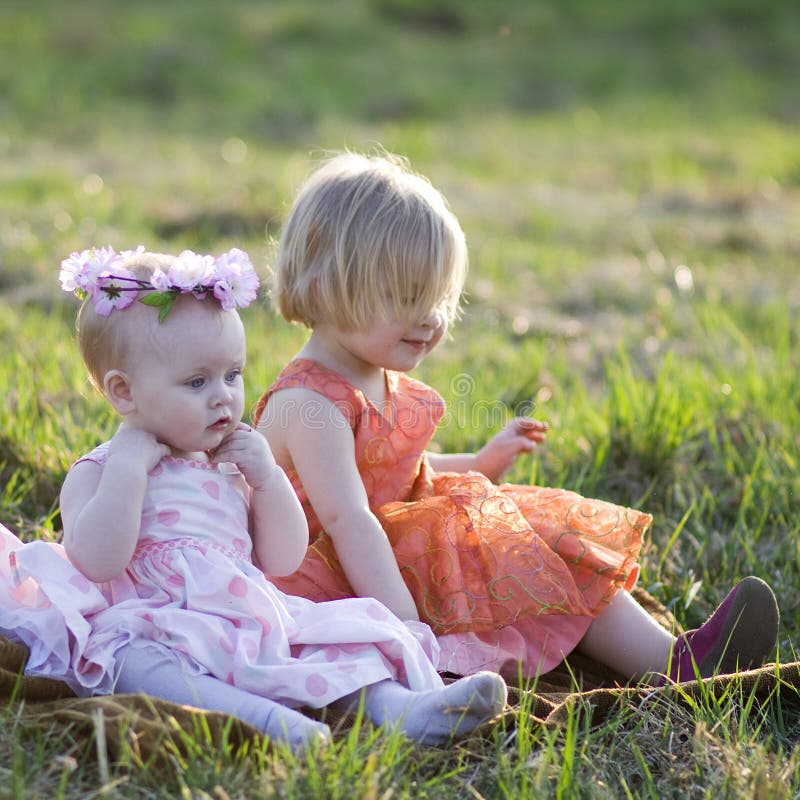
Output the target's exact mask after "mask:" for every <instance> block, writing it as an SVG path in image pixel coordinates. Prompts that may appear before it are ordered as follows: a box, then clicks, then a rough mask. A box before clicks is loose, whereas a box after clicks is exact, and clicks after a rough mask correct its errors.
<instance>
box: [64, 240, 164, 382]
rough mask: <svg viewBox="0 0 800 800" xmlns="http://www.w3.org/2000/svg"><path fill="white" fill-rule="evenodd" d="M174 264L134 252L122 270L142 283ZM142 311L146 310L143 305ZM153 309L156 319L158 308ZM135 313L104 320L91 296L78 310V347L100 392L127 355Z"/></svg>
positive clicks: (159, 254) (122, 314) (128, 312)
mask: <svg viewBox="0 0 800 800" xmlns="http://www.w3.org/2000/svg"><path fill="white" fill-rule="evenodd" d="M174 261H175V257H174V256H169V255H165V254H163V253H147V252H145V253H137V254H136V255H134V256H132V257H131V258H130V259H129V260H128V261H126V262H125V264H124V267H125V268H126V269H129V270H130V271H131V272H133V274H134V275H135V276H136V277H137V278H140V279H142V280H149V279H150V277H151V276H152V275H153V272H154V271H155V270H156V268H158V267H160V268H161V269H163V270H167V269H168V268H169V266H170V264H172V263H173V262H174ZM142 308H146V307H145V306H142ZM150 310H152V313H153V315H154V317H157V315H158V310H157V309H148V311H150ZM133 316H134V314H132V313H131V311H129V310H127V309H126V310H125V311H120V312H114V313H112V314H109V315H108V316H107V317H104V316H102V315H100V314H98V313H97V312H96V311H95V309H94V304H93V302H92V299H91V297H88V296H87V297H86V298H85V299H84V300H83V303H82V304H81V307H80V310H79V311H78V319H77V322H76V335H77V339H78V346H79V347H80V350H81V355H82V356H83V361H84V363H85V364H86V368H87V369H88V370H89V380H90V381H91V383H92V385H93V386H94V387H95V388H96V389H97V390H98V391H100V392H101V393H104V390H103V379H104V377H105V375H106V373H107V372H108V371H109V370H111V369H117V368H119V367H120V366H121V365H122V364H123V363H124V361H125V358H126V357H127V355H128V349H129V346H130V342H131V336H132V334H133V330H132V328H131V327H130V325H131V320H132V317H133Z"/></svg>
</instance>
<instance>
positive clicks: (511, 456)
mask: <svg viewBox="0 0 800 800" xmlns="http://www.w3.org/2000/svg"><path fill="white" fill-rule="evenodd" d="M547 428H548V425H547V423H546V422H540V421H539V420H536V419H531V418H530V417H515V418H514V419H512V420H511V422H509V423H508V424H507V425H506V426H505V427H504V428H503V430H501V431H500V432H499V433H497V434H496V435H495V436H493V437H492V438H491V439H490V440H489V441H488V442H487V443H486V444H485V445H484V446H483V447H482V448H481V449H480V450H479V451H478V452H477V453H476V454H475V466H474V469H476V470H478V472H482V473H483V474H484V475H485V476H486V477H487V478H489V480H492V481H498V480H499V479H500V478H501V477H502V476H503V474H504V473H506V472H507V471H508V470H509V469H510V468H511V467H512V466H513V465H514V462H515V461H516V460H517V458H518V457H519V456H520V455H521V454H522V453H530V452H531V451H532V450H534V449H535V448H536V446H537V445H538V444H541V443H542V442H543V441H544V440H545V438H546V437H547Z"/></svg>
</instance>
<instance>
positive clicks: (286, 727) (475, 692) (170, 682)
mask: <svg viewBox="0 0 800 800" xmlns="http://www.w3.org/2000/svg"><path fill="white" fill-rule="evenodd" d="M117 657H118V659H119V662H120V669H119V674H118V679H117V685H116V691H117V692H120V693H131V694H135V693H144V694H148V695H151V696H152V697H158V698H161V699H162V700H169V701H171V702H173V703H181V704H183V705H193V706H196V707H198V708H204V709H207V710H209V711H221V712H223V713H225V714H230V715H233V716H236V717H238V718H239V719H241V720H244V721H245V722H249V723H250V724H251V725H253V727H255V728H256V729H257V730H259V731H261V732H262V733H265V734H267V735H268V736H269V737H270V738H271V739H276V740H278V741H281V742H284V743H285V744H287V745H288V746H289V747H290V748H291V749H292V750H295V751H299V750H302V749H303V748H304V747H306V746H307V745H309V744H311V743H312V742H314V741H327V740H329V739H330V737H331V732H330V728H328V726H327V725H325V724H323V723H321V722H317V721H315V720H312V719H309V718H308V717H306V716H304V715H303V714H301V713H300V712H299V711H294V710H293V709H291V708H287V707H286V706H283V705H281V704H280V703H276V702H275V701H274V700H270V699H269V698H266V697H261V696H260V695H256V694H252V693H251V692H246V691H244V690H243V689H238V688H237V687H235V686H231V685H230V684H228V683H225V682H224V681H221V680H219V679H218V678H214V677H212V676H211V675H188V674H186V672H184V670H182V669H181V667H180V665H179V664H178V663H177V662H176V661H175V660H174V659H172V658H170V656H169V654H167V653H163V652H160V651H159V650H158V649H157V648H155V647H133V646H130V645H128V646H126V647H123V648H121V649H120V650H119V651H118V652H117ZM362 693H363V694H362ZM506 694H507V690H506V685H505V683H504V682H503V679H502V678H501V677H500V676H499V675H496V674H495V673H493V672H479V673H477V674H475V675H470V676H468V677H466V678H461V679H460V680H458V681H456V682H455V683H451V684H450V685H449V686H444V687H442V688H441V689H431V690H430V691H427V692H413V691H411V690H410V689H408V688H406V687H405V686H403V685H402V684H400V683H397V682H396V681H390V680H385V681H381V682H379V683H375V684H372V685H371V686H367V687H365V688H364V689H363V690H359V691H358V692H354V693H353V694H351V695H348V696H347V697H345V698H342V699H341V700H339V701H337V703H336V705H337V706H338V707H343V708H346V709H349V710H352V709H354V708H357V707H358V704H359V702H360V700H361V697H362V696H363V699H364V713H365V715H366V717H367V719H369V720H370V722H372V723H373V724H374V725H396V726H397V727H398V728H399V729H400V730H401V731H402V732H403V733H405V734H406V736H408V737H409V738H410V739H414V740H416V741H418V742H421V743H422V744H426V745H435V744H441V743H443V742H445V741H447V740H448V739H450V738H451V737H453V736H460V735H464V734H466V733H469V732H470V731H472V730H473V729H474V728H476V727H477V726H478V725H481V724H482V723H484V722H486V721H487V720H489V719H491V718H492V717H494V716H496V715H497V714H499V713H500V712H501V711H502V710H503V707H504V706H505V703H506Z"/></svg>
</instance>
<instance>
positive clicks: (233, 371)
mask: <svg viewBox="0 0 800 800" xmlns="http://www.w3.org/2000/svg"><path fill="white" fill-rule="evenodd" d="M140 311H145V312H149V313H150V316H151V317H152V319H151V320H149V321H150V322H152V324H149V325H148V326H147V330H146V332H145V334H144V335H143V336H141V338H139V339H138V340H137V342H136V344H135V346H134V347H133V348H132V352H130V354H129V356H130V357H129V359H128V361H129V363H128V365H127V367H126V373H127V375H128V378H129V381H130V388H131V397H132V399H133V402H134V406H135V409H134V411H133V412H132V413H131V414H129V415H127V416H126V422H128V423H129V424H131V425H135V426H136V427H139V428H142V429H144V430H147V431H149V432H150V433H152V434H153V435H154V436H155V437H156V438H157V439H158V440H159V441H160V442H163V443H164V444H166V445H168V446H169V447H170V448H172V451H173V455H176V456H181V457H197V456H198V455H199V454H201V453H204V452H208V451H212V450H214V449H215V448H217V447H218V446H219V445H220V443H221V442H222V441H223V439H225V437H226V436H228V435H229V434H230V433H231V432H232V431H233V430H234V429H235V428H236V425H237V423H238V422H239V421H240V420H241V418H242V413H243V411H244V381H243V378H242V371H243V369H244V362H245V334H244V327H243V326H242V322H241V320H240V319H239V315H238V314H237V313H236V312H235V311H222V310H221V309H220V307H219V305H218V304H217V303H216V302H215V301H213V300H210V299H205V300H196V299H195V298H194V297H191V296H188V295H187V296H184V297H180V298H178V301H177V302H176V303H175V305H174V307H173V308H172V310H171V311H170V312H169V314H168V315H167V317H166V318H165V320H164V322H163V323H159V322H158V321H157V312H155V311H154V310H152V309H146V308H142V309H137V310H136V312H135V313H139V312H140ZM119 313H122V314H126V313H129V312H128V311H127V310H126V311H122V312H119Z"/></svg>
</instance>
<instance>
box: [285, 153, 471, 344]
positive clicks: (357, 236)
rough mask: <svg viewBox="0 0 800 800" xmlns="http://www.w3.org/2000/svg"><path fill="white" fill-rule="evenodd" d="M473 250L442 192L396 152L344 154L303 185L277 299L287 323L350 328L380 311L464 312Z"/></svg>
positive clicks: (406, 314) (289, 227) (288, 226)
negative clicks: (469, 252)
mask: <svg viewBox="0 0 800 800" xmlns="http://www.w3.org/2000/svg"><path fill="white" fill-rule="evenodd" d="M466 271H467V248H466V243H465V241H464V233H463V231H462V230H461V226H460V225H459V224H458V220H457V219H456V217H455V216H454V215H453V213H452V212H451V211H450V210H449V209H448V207H447V203H446V201H445V199H444V198H443V197H442V195H441V194H440V193H439V192H438V191H437V190H436V189H434V188H433V186H431V184H430V183H429V182H428V181H427V179H425V178H424V177H422V176H421V175H417V174H415V173H413V172H412V171H411V170H410V169H409V166H408V164H407V162H406V161H405V160H404V159H402V158H400V157H398V156H392V155H388V154H386V155H377V156H366V155H359V154H355V153H343V154H340V155H338V156H335V157H333V158H331V159H330V160H328V161H327V162H325V163H324V164H323V165H322V166H321V167H320V168H319V169H318V170H316V172H314V173H312V175H311V176H310V177H309V178H308V180H307V181H306V182H305V184H304V185H303V186H302V187H301V188H300V191H299V193H298V195H297V197H296V198H295V200H294V203H293V204H292V207H291V209H290V211H289V215H288V217H287V219H286V223H285V225H284V227H283V231H282V233H281V236H280V240H279V242H278V248H277V254H276V259H275V267H274V280H273V302H274V303H275V305H276V306H277V308H278V311H279V312H280V313H281V315H282V316H283V317H284V318H285V319H286V320H288V321H290V322H300V323H302V324H304V325H306V326H307V327H309V328H313V327H314V324H315V323H317V322H321V321H326V322H331V323H333V324H335V325H337V326H339V327H341V328H344V329H348V330H353V329H359V328H364V327H365V326H367V325H369V323H370V321H371V320H372V318H373V316H374V315H375V314H376V313H378V314H381V315H383V316H384V317H388V316H389V315H391V314H394V315H397V316H398V317H399V318H402V319H409V318H411V317H412V316H413V315H415V314H419V313H428V312H430V311H432V310H433V309H435V308H438V307H440V306H443V307H444V309H445V313H446V315H447V317H448V320H452V319H453V318H454V317H455V316H456V314H457V312H458V303H459V297H460V295H461V290H462V288H463V285H464V279H465V277H466Z"/></svg>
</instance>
